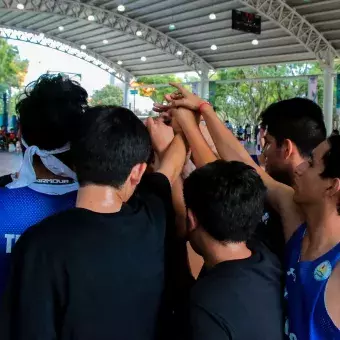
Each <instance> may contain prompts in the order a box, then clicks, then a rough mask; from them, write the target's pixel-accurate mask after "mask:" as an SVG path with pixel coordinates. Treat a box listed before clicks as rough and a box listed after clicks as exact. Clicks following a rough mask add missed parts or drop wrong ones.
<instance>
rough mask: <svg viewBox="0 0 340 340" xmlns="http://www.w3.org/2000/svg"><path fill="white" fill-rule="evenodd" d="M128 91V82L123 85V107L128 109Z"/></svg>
mask: <svg viewBox="0 0 340 340" xmlns="http://www.w3.org/2000/svg"><path fill="white" fill-rule="evenodd" d="M129 91H130V81H126V82H125V84H124V103H123V106H124V107H127V108H129Z"/></svg>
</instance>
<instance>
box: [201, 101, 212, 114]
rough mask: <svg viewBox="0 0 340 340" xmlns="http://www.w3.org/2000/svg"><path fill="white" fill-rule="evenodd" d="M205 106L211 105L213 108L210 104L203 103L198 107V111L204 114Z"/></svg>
mask: <svg viewBox="0 0 340 340" xmlns="http://www.w3.org/2000/svg"><path fill="white" fill-rule="evenodd" d="M204 105H209V106H211V105H210V103H209V102H202V103H201V104H200V106H199V107H198V111H199V112H202V107H203V106H204Z"/></svg>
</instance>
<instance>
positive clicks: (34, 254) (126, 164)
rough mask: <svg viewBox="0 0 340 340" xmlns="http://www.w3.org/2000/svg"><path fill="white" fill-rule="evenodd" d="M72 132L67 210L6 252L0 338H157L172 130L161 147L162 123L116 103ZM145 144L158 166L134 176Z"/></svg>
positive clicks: (164, 297) (146, 156)
mask: <svg viewBox="0 0 340 340" xmlns="http://www.w3.org/2000/svg"><path fill="white" fill-rule="evenodd" d="M170 130H171V129H170ZM76 131H77V133H76V136H77V137H76V138H75V140H74V141H73V143H72V144H71V152H72V156H73V160H74V164H75V169H76V171H77V176H78V181H79V185H80V188H79V191H78V196H77V202H76V207H75V208H70V209H68V210H66V211H64V212H61V213H59V214H55V215H54V216H52V217H49V218H47V219H45V220H44V221H42V222H41V223H39V224H37V225H35V226H33V227H32V228H30V229H29V230H27V231H26V232H25V233H24V234H23V235H22V236H21V238H20V239H19V241H18V242H17V244H16V246H15V247H14V250H13V261H12V266H11V276H10V280H9V289H8V291H7V293H6V295H5V303H4V307H3V310H2V312H3V313H2V316H1V318H0V325H1V327H0V329H1V331H2V334H1V339H2V340H9V339H16V340H27V339H28V338H30V339H35V340H39V339H41V340H42V339H43V340H52V339H56V335H57V337H58V339H59V340H64V339H82V340H87V339H88V340H93V339H100V340H112V339H139V340H143V339H145V340H151V339H155V338H159V339H166V337H165V336H166V334H167V333H169V332H170V330H171V328H167V327H166V326H168V327H170V325H169V324H168V323H167V320H168V315H172V310H171V309H170V308H169V307H170V305H169V300H168V294H167V287H168V285H169V284H171V278H169V277H168V275H167V270H166V269H167V268H166V266H165V265H166V262H167V260H166V256H167V253H168V251H169V249H168V248H167V247H166V242H167V240H166V235H167V234H168V231H167V226H171V227H174V222H173V220H174V216H173V209H172V202H171V185H172V184H173V183H174V182H175V181H176V179H177V178H178V176H179V174H180V172H181V170H182V167H183V164H184V161H185V155H186V146H185V144H184V141H183V138H182V136H181V134H176V135H175V137H174V138H173V139H172V137H173V132H172V130H171V133H172V135H170V140H171V139H172V142H171V144H170V146H168V138H165V135H168V133H169V128H168V127H167V126H166V125H165V124H164V123H163V122H161V121H160V120H156V121H154V120H153V119H151V118H149V119H148V121H147V127H146V126H145V125H144V124H143V123H142V122H141V121H140V120H139V119H138V117H137V116H135V114H134V113H133V112H131V111H130V110H128V109H126V108H122V107H106V106H99V107H94V108H90V109H88V111H87V112H86V113H85V114H84V116H83V117H82V118H81V119H80V121H79V123H78V128H77V130H76ZM23 136H24V137H25V132H24V130H23ZM150 136H151V138H150ZM107 145H109V146H110V147H104V146H107ZM152 146H153V148H154V151H155V152H156V154H157V156H158V158H159V160H160V163H159V168H158V169H157V171H156V172H155V173H151V174H148V175H145V176H143V175H144V172H145V170H146V167H147V164H148V163H149V161H150V159H151V152H152ZM142 177H143V179H142ZM137 186H138V189H137V191H136V188H137ZM169 280H170V282H169ZM13 321H14V322H13Z"/></svg>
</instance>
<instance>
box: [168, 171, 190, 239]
mask: <svg viewBox="0 0 340 340" xmlns="http://www.w3.org/2000/svg"><path fill="white" fill-rule="evenodd" d="M171 194H172V203H173V207H174V210H175V214H176V230H177V236H178V237H180V238H185V237H186V219H187V211H186V207H185V202H184V197H183V180H182V178H181V176H178V178H177V180H176V181H175V183H174V184H173V186H172V190H171Z"/></svg>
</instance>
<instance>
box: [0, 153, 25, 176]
mask: <svg viewBox="0 0 340 340" xmlns="http://www.w3.org/2000/svg"><path fill="white" fill-rule="evenodd" d="M20 164H21V154H17V153H16V152H3V151H0V176H3V175H7V174H10V173H13V172H16V171H17V170H19V168H20Z"/></svg>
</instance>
